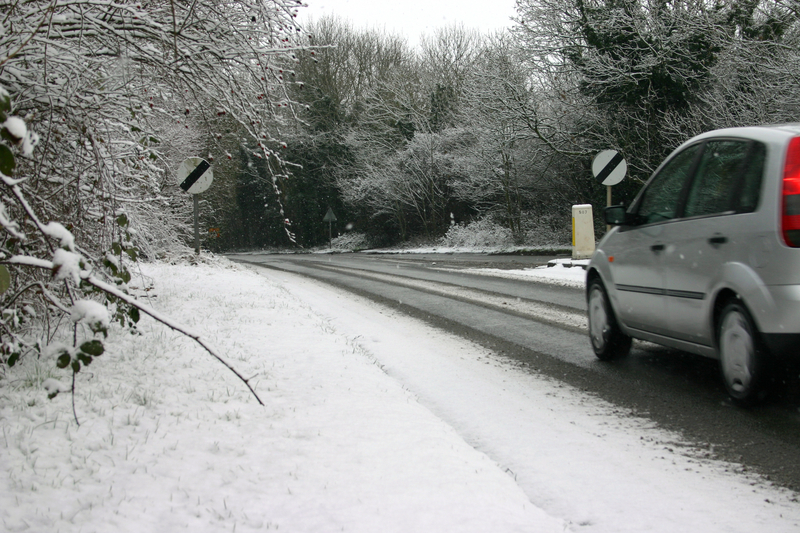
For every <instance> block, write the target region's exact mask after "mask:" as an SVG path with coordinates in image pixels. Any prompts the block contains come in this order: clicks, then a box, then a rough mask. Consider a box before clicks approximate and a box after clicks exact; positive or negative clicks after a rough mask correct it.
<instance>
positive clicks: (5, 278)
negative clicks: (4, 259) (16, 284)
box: [0, 265, 11, 294]
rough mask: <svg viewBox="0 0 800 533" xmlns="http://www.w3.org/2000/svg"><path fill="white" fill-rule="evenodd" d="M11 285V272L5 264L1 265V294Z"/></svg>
mask: <svg viewBox="0 0 800 533" xmlns="http://www.w3.org/2000/svg"><path fill="white" fill-rule="evenodd" d="M10 286H11V273H10V272H9V271H8V268H6V266H5V265H0V294H3V293H4V292H6V291H7V290H8V288H9V287H10Z"/></svg>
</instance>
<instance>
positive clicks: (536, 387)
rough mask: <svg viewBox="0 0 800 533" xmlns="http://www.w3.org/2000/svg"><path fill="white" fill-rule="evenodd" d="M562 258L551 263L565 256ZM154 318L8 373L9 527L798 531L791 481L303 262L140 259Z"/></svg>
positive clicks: (1, 396) (0, 517) (3, 442)
mask: <svg viewBox="0 0 800 533" xmlns="http://www.w3.org/2000/svg"><path fill="white" fill-rule="evenodd" d="M554 268H555V267H554ZM144 269H145V271H146V273H147V274H148V275H149V276H151V277H152V280H153V282H154V286H155V287H154V290H153V291H151V294H154V296H153V297H152V298H151V299H152V305H154V306H155V307H157V308H158V309H159V310H160V311H162V312H165V313H168V314H170V315H171V316H172V317H174V318H176V319H177V320H179V321H180V322H182V323H184V324H186V325H187V326H189V327H191V328H192V329H193V330H195V331H198V332H201V333H202V334H203V335H204V337H205V338H206V339H207V340H209V341H210V342H211V343H212V344H214V345H215V346H216V347H217V348H218V349H219V350H220V351H221V352H222V353H225V354H226V356H227V357H228V358H229V360H230V361H231V362H232V363H233V364H234V365H235V366H236V367H237V368H238V369H239V370H240V371H241V372H242V374H244V375H246V376H248V377H250V376H252V377H253V379H252V383H253V384H254V386H255V388H256V390H257V392H258V394H259V396H260V397H261V399H262V400H263V401H264V403H265V406H263V407H262V406H260V405H258V403H257V402H256V400H255V398H254V397H253V396H252V395H250V393H249V392H248V391H247V389H246V388H245V387H244V385H243V384H242V383H241V382H239V381H238V380H237V379H236V378H235V376H233V375H232V374H231V373H230V372H228V371H227V370H226V369H225V368H224V367H223V366H222V365H220V364H219V363H218V362H216V361H214V360H212V359H211V358H210V357H209V356H208V355H207V354H206V353H205V352H203V351H202V350H201V349H200V348H199V347H198V346H197V345H196V344H195V343H194V342H193V341H191V340H189V339H187V338H184V337H182V336H180V335H178V334H175V333H173V332H171V331H170V330H168V329H166V328H165V327H163V326H161V325H159V324H156V323H154V322H153V321H152V320H149V319H147V318H143V319H142V323H141V324H140V329H141V331H142V333H143V335H141V336H136V335H130V334H123V333H120V332H116V333H112V335H111V337H110V338H109V339H108V341H107V342H106V346H107V353H105V354H104V355H102V356H101V357H99V358H98V359H97V360H96V361H95V362H94V363H93V364H92V366H91V367H89V368H88V369H86V371H85V372H81V373H80V374H79V375H78V392H77V395H76V398H75V400H76V410H77V413H78V417H79V420H80V422H81V425H80V426H77V425H76V423H75V421H74V420H73V419H72V410H71V403H70V396H69V394H63V393H62V394H61V395H59V396H58V397H56V398H55V399H54V400H52V401H48V400H47V398H46V393H45V391H44V390H43V389H42V388H41V386H40V385H41V383H42V382H43V381H45V380H46V379H48V378H53V377H59V378H61V379H62V380H63V381H68V380H67V376H66V375H59V374H57V371H55V370H53V369H52V368H51V367H52V365H49V364H48V365H43V364H39V363H37V362H36V361H32V360H28V361H26V362H25V364H23V365H18V366H17V367H14V369H12V371H11V372H10V373H9V374H8V375H7V376H5V379H2V380H0V425H1V426H2V428H3V429H2V439H0V470H2V476H0V524H2V525H1V526H0V530H3V531H9V532H12V531H48V532H55V531H83V532H92V531H99V532H104V531H115V532H127V531H131V532H134V531H135V532H148V531H152V532H161V531H178V530H189V531H196V532H216V531H240V532H241V531H269V530H282V531H290V532H327V531H364V532H375V531H381V532H392V531H398V532H404V533H405V532H409V531H413V532H436V533H439V532H473V531H474V532H515V531H520V532H532V533H536V532H556V531H559V532H560V531H565V530H566V531H581V532H583V531H586V532H623V531H631V532H642V531H655V532H661V531H663V532H674V531H703V532H715V531H719V532H723V531H724V532H738V531H741V532H750V531H767V530H768V531H771V532H782V531H787V532H788V531H796V530H797V527H798V525H799V524H800V505H798V504H797V503H796V500H795V499H794V498H795V495H794V494H792V493H789V492H788V491H783V490H779V489H777V488H774V487H770V486H768V485H766V484H764V483H762V482H760V481H759V480H757V479H753V478H749V477H747V476H745V475H743V474H741V473H736V470H737V467H736V466H735V465H730V464H724V463H719V462H715V461H712V460H710V459H703V458H701V457H700V456H699V455H698V454H694V455H684V454H682V453H680V450H682V449H691V448H686V445H687V443H684V442H682V441H681V439H680V437H679V436H677V435H673V434H668V433H665V432H663V431H661V430H658V429H657V428H652V427H650V426H649V425H648V422H647V421H646V420H639V419H633V418H630V417H629V416H628V415H627V413H624V412H622V413H621V412H617V411H615V409H614V408H613V407H612V406H609V405H606V404H602V403H601V402H599V401H597V400H596V399H594V398H592V397H590V396H588V395H586V394H583V393H581V392H579V391H576V390H573V389H571V388H569V387H565V386H563V385H561V384H559V383H556V382H552V381H550V380H546V379H543V378H541V377H538V376H535V375H530V374H529V373H527V372H525V371H522V370H521V369H519V368H517V367H515V366H514V365H513V364H511V363H509V362H507V361H505V360H503V359H502V358H500V357H498V356H496V355H494V354H492V353H489V352H487V351H486V350H484V349H482V348H480V347H478V346H475V345H473V344H471V343H468V342H466V341H463V340H460V339H458V338H456V337H453V336H451V335H449V334H446V333H443V332H440V331H438V330H435V329H433V328H430V327H428V326H426V325H424V324H421V323H419V322H416V321H414V320H412V319H410V318H406V317H404V316H402V315H399V314H397V313H396V312H394V311H390V310H387V309H385V308H382V307H380V306H377V305H376V304H372V303H370V302H367V301H364V300H361V299H358V298H355V297H353V296H351V295H346V294H344V293H342V292H340V291H337V290H334V289H331V288H327V287H324V286H322V285H319V284H318V283H316V282H312V281H309V280H306V279H303V278H300V277H295V276H292V275H289V274H285V273H278V272H274V271H268V270H259V271H258V272H255V271H250V270H247V269H244V268H243V267H238V266H235V265H230V264H227V263H226V262H219V263H218V264H216V265H215V266H212V265H200V266H165V265H145V266H144Z"/></svg>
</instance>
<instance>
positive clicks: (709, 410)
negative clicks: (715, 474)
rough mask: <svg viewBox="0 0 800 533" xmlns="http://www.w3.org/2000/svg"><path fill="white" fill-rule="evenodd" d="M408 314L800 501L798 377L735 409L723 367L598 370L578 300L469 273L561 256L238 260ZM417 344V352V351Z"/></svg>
mask: <svg viewBox="0 0 800 533" xmlns="http://www.w3.org/2000/svg"><path fill="white" fill-rule="evenodd" d="M228 257H229V258H230V259H232V260H234V261H237V262H243V263H250V264H253V265H256V266H259V267H265V268H272V269H278V270H283V271H287V272H293V273H296V274H301V275H304V276H308V277H312V278H315V279H317V280H320V281H323V282H326V283H329V284H331V285H335V286H337V287H340V288H342V289H345V290H348V291H351V292H353V293H355V294H358V295H361V296H365V297H367V298H370V299H372V300H375V301H377V302H379V303H382V304H385V305H387V306H390V307H392V308H395V309H398V310H401V311H403V312H405V313H407V314H409V315H411V316H414V317H416V318H420V319H422V320H424V321H426V322H428V323H430V324H432V325H434V326H437V327H440V328H442V329H445V330H447V331H450V332H453V333H456V334H458V335H461V336H462V337H465V338H467V339H469V340H472V341H474V342H477V343H479V344H481V345H483V346H485V347H487V348H489V349H491V350H493V351H494V352H495V353H497V354H498V355H500V356H502V357H507V358H510V359H513V360H515V361H517V362H519V363H522V365H523V366H524V367H525V368H527V369H528V370H529V371H530V372H534V373H540V374H544V375H547V376H550V377H553V378H556V379H559V380H561V381H563V382H565V383H568V384H570V385H572V386H575V387H577V388H579V389H581V390H583V391H586V392H589V393H590V394H594V395H596V396H597V397H599V398H602V399H604V400H606V401H609V402H611V403H613V404H616V405H618V406H619V407H620V408H622V409H629V410H631V411H632V412H633V413H635V414H636V415H638V416H643V417H647V418H649V419H651V420H653V421H654V422H655V423H656V424H658V425H660V426H662V427H664V428H667V429H671V430H674V431H678V432H680V433H682V434H683V435H684V437H685V438H686V439H687V441H688V442H692V443H694V444H695V445H694V446H693V447H692V449H691V450H687V453H700V454H702V455H705V456H710V457H716V458H719V459H724V460H728V461H732V462H734V463H737V464H740V465H742V466H741V468H742V469H743V470H749V471H755V472H758V473H760V474H762V475H763V476H765V477H766V478H767V479H769V480H771V481H773V482H774V483H776V484H778V485H781V486H784V487H787V488H790V489H793V490H796V491H800V377H798V376H800V371H798V370H797V369H783V370H782V372H781V378H780V379H779V380H777V381H776V383H775V384H774V394H773V397H772V399H771V400H770V401H769V402H767V403H766V404H765V405H763V406H760V407H758V408H753V409H740V408H737V407H735V406H734V405H733V404H732V403H731V402H730V401H729V400H728V399H727V395H726V393H725V389H724V387H723V386H722V383H721V381H720V378H719V374H718V369H717V363H716V361H714V360H711V359H707V358H703V357H700V356H696V355H692V354H687V353H684V352H679V351H675V350H672V349H668V348H664V347H660V346H657V345H654V344H649V343H643V342H634V345H633V350H632V351H631V354H630V356H629V357H628V358H626V359H624V360H621V361H615V362H610V363H609V362H601V361H599V360H597V359H596V358H595V356H594V354H593V352H592V349H591V346H590V344H589V340H588V336H587V332H586V318H585V315H586V301H585V297H584V294H583V291H582V290H580V289H574V288H566V287H561V286H557V285H551V284H547V283H537V282H533V281H527V280H526V281H521V280H515V279H508V278H503V277H493V276H487V275H477V274H474V273H470V271H469V269H472V268H502V269H519V268H527V267H532V266H536V265H540V264H544V263H546V262H547V261H548V260H549V259H552V257H541V256H494V255H481V254H464V255H459V254H452V255H450V254H426V255H418V254H402V255H394V254H391V255H390V254H330V255H322V254H239V255H237V254H232V255H229V256H228ZM411 342H413V341H411Z"/></svg>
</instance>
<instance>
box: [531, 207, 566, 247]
mask: <svg viewBox="0 0 800 533" xmlns="http://www.w3.org/2000/svg"><path fill="white" fill-rule="evenodd" d="M522 230H523V232H524V235H525V237H524V239H525V244H526V245H528V246H569V244H570V241H571V240H572V225H571V221H570V218H569V217H566V216H557V215H552V214H551V215H541V216H528V217H523V219H522Z"/></svg>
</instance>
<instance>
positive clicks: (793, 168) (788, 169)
mask: <svg viewBox="0 0 800 533" xmlns="http://www.w3.org/2000/svg"><path fill="white" fill-rule="evenodd" d="M782 202H783V213H782V216H781V230H782V232H783V240H784V242H786V244H787V245H789V246H791V247H793V248H800V137H795V138H794V139H792V140H791V141H789V148H788V149H787V150H786V162H785V163H784V165H783V200H782Z"/></svg>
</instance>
